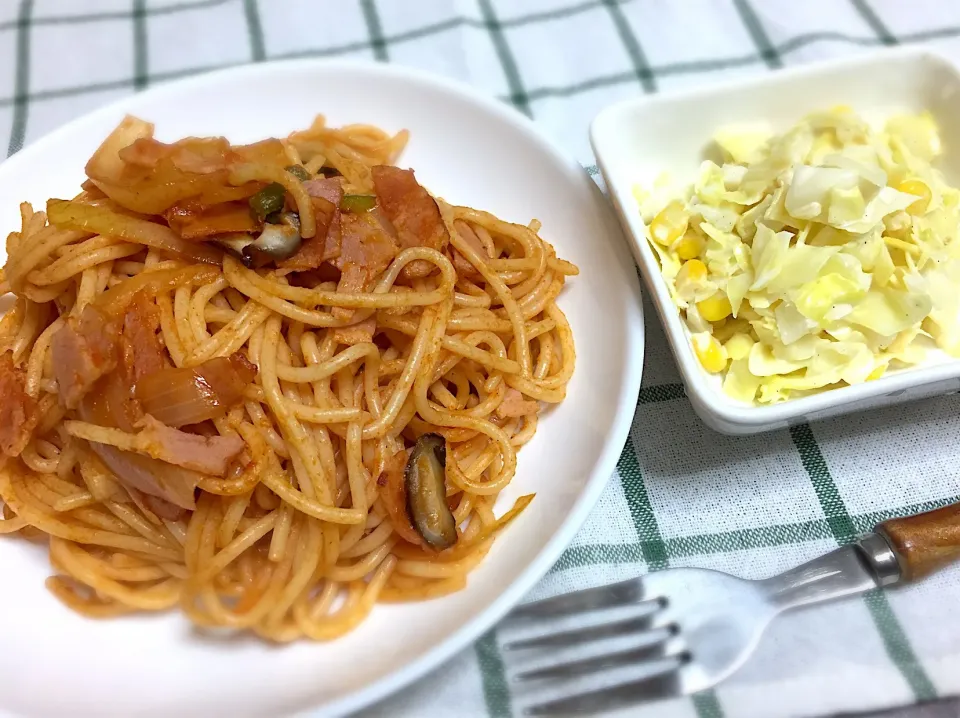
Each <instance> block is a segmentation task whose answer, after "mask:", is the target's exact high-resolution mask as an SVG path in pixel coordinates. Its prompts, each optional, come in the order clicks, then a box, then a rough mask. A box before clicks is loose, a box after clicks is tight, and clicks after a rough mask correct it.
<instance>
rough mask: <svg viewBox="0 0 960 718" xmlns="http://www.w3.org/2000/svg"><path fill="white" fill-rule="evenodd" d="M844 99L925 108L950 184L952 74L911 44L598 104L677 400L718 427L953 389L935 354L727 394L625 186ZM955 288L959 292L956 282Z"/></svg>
mask: <svg viewBox="0 0 960 718" xmlns="http://www.w3.org/2000/svg"><path fill="white" fill-rule="evenodd" d="M841 104H842V105H849V106H851V107H853V109H854V110H855V111H857V112H858V113H861V114H863V115H865V116H866V117H868V118H877V117H880V118H882V117H883V116H886V115H890V114H895V113H898V112H920V111H923V110H928V111H929V112H931V113H932V115H933V116H934V118H935V119H936V121H937V123H938V125H939V127H940V131H941V139H942V142H943V150H944V152H943V155H942V156H941V157H940V158H939V162H938V164H939V167H940V169H942V170H943V172H944V174H945V175H946V178H947V180H948V181H949V182H950V183H951V184H952V185H954V186H956V185H957V184H958V183H960V71H958V70H957V68H956V67H954V66H953V65H952V64H951V63H950V62H949V61H948V60H946V59H944V58H942V57H940V56H938V55H936V54H934V53H931V52H929V51H926V50H922V49H918V48H902V49H897V50H888V51H885V52H880V53H876V54H873V55H869V56H864V57H859V58H857V59H853V60H844V61H836V62H828V63H822V64H816V65H810V66H807V67H802V68H798V69H790V70H781V71H778V72H775V73H772V74H768V75H764V76H760V77H757V78H753V79H748V80H744V81H740V82H735V83H731V84H724V85H714V86H710V87H704V88H700V89H696V90H693V91H687V92H682V93H675V94H664V95H658V96H653V97H637V98H635V99H631V100H625V101H623V102H619V103H617V104H615V105H611V106H610V107H607V108H606V109H604V110H603V111H602V112H600V114H599V115H597V117H596V118H595V119H594V121H593V124H592V126H591V128H590V140H591V143H592V144H593V149H594V153H595V154H596V157H597V163H598V165H599V167H600V171H601V172H602V174H603V177H604V180H605V181H606V183H607V187H608V188H609V190H610V195H611V196H612V198H613V201H614V205H615V206H616V208H617V213H618V214H619V216H620V222H621V224H622V225H623V227H624V230H625V232H626V235H627V237H628V240H629V242H630V244H631V249H632V251H633V254H634V257H635V259H636V261H637V264H639V266H640V270H641V273H642V274H643V278H644V281H645V282H646V285H647V287H648V288H649V290H650V294H651V296H652V298H653V302H654V305H655V306H656V308H657V312H658V314H659V315H660V319H661V321H662V322H663V325H664V327H665V329H666V335H667V339H668V341H669V342H670V345H671V348H672V350H673V353H674V356H676V359H677V363H678V364H679V367H680V373H681V375H682V376H683V381H684V383H685V384H686V389H687V395H688V396H689V398H690V401H691V403H692V404H693V407H694V409H695V410H696V412H697V413H698V414H699V415H700V417H701V418H702V419H703V420H704V421H705V422H706V423H707V424H708V425H709V426H711V427H712V428H714V429H716V430H717V431H721V432H723V433H726V434H752V433H757V432H761V431H769V430H772V429H778V428H783V427H786V426H790V425H792V424H797V423H802V422H804V421H813V420H817V419H823V418H826V417H828V416H835V415H837V414H844V413H847V412H852V411H859V410H863V409H868V408H874V407H878V406H887V405H891V404H896V403H900V402H904V401H909V400H911V399H917V398H921V397H928V396H935V395H939V394H946V393H953V392H956V391H958V390H960V361H958V360H933V361H931V362H930V363H927V364H921V365H918V366H916V367H911V368H908V369H901V370H898V371H894V372H890V373H888V374H887V375H885V376H884V377H882V378H881V379H878V380H876V381H870V382H867V383H864V384H857V385H854V386H846V387H842V388H838V389H831V390H828V391H824V392H822V393H820V394H814V395H812V396H806V397H803V398H798V399H791V400H787V401H785V402H782V403H779V404H770V405H762V406H761V405H751V404H746V403H743V402H738V401H735V400H734V399H732V398H729V397H727V396H726V395H725V394H724V393H723V392H722V390H721V385H720V381H719V379H718V377H716V376H711V375H710V374H708V373H707V372H706V371H704V369H703V368H702V367H701V366H700V363H699V361H697V359H696V356H695V355H694V353H693V349H692V347H691V345H690V336H689V332H688V330H687V328H686V326H685V324H684V323H683V321H682V320H681V318H680V314H679V311H678V310H677V307H676V306H675V305H674V303H673V300H672V299H671V297H670V292H669V290H668V288H667V285H666V283H665V282H664V281H663V278H662V277H661V275H660V267H659V264H658V262H657V257H656V255H655V254H654V252H653V251H652V250H651V248H650V247H649V245H648V244H647V240H646V239H645V236H644V229H645V225H644V222H643V219H642V218H641V216H640V211H639V206H638V204H637V201H636V199H635V198H634V196H633V187H634V186H635V185H637V184H638V183H639V184H642V185H646V186H649V185H650V184H652V183H653V181H654V180H655V179H656V178H657V177H658V176H660V175H661V174H662V173H663V172H669V174H670V175H671V177H672V179H674V180H675V181H678V182H682V183H689V182H692V181H693V180H694V179H695V177H696V174H697V170H698V168H699V166H700V163H701V162H702V161H703V159H704V150H705V149H706V147H707V146H708V143H709V142H710V140H711V138H712V137H713V135H714V133H715V132H716V130H717V128H719V127H721V126H723V125H728V124H735V123H750V122H758V121H762V122H766V123H769V124H770V125H771V127H772V129H773V130H774V131H777V132H780V131H785V130H786V129H788V128H789V127H791V126H792V125H793V124H794V123H796V122H797V121H798V120H800V119H801V118H802V117H803V116H804V115H806V114H808V113H810V112H813V111H816V110H820V109H824V108H829V107H833V106H835V105H841ZM957 291H960V287H958V288H957Z"/></svg>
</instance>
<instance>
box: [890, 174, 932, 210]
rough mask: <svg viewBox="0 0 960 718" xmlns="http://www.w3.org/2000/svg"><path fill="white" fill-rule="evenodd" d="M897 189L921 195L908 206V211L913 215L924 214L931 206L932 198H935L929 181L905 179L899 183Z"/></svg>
mask: <svg viewBox="0 0 960 718" xmlns="http://www.w3.org/2000/svg"><path fill="white" fill-rule="evenodd" d="M897 189H898V190H900V191H901V192H906V193H907V194H913V195H916V196H917V197H919V198H920V199H918V200H917V201H916V202H914V203H913V204H911V205H910V206H909V207H907V212H909V213H910V214H913V215H919V214H923V213H924V212H926V211H927V208H928V207H929V206H930V200H932V199H933V192H931V191H930V187H929V186H927V183H926V182H924V181H922V180H918V179H905V180H904V181H903V182H901V183H900V184H898V185H897Z"/></svg>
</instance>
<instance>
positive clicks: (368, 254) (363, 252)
mask: <svg viewBox="0 0 960 718" xmlns="http://www.w3.org/2000/svg"><path fill="white" fill-rule="evenodd" d="M340 233H341V249H340V256H339V257H337V258H336V260H334V262H333V264H334V266H335V267H336V268H337V269H339V270H340V271H341V272H345V271H347V267H349V266H351V265H353V266H356V267H361V268H363V271H364V272H365V273H366V275H367V279H368V280H370V279H373V278H374V277H376V276H377V275H379V274H380V273H381V272H382V271H383V270H384V269H386V268H387V267H388V266H390V262H392V261H393V258H394V257H396V256H397V253H398V252H399V248H398V247H397V242H396V240H394V238H393V237H391V236H390V234H389V233H388V232H387V231H386V230H385V229H384V227H383V225H381V224H380V222H379V221H378V219H377V217H376V216H375V215H374V214H373V213H371V212H363V213H360V214H353V213H351V212H343V213H341V215H340ZM408 267H409V265H408Z"/></svg>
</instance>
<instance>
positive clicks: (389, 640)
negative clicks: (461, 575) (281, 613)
mask: <svg viewBox="0 0 960 718" xmlns="http://www.w3.org/2000/svg"><path fill="white" fill-rule="evenodd" d="M318 112H322V113H324V114H326V116H327V119H328V121H329V123H330V124H333V125H341V124H345V123H353V122H365V123H372V124H376V125H379V126H381V127H383V128H385V129H387V130H390V131H396V130H400V129H401V128H407V129H409V130H410V132H411V138H410V143H409V146H408V149H407V151H406V152H405V153H404V155H403V156H402V157H401V159H400V162H399V164H401V165H402V166H409V167H413V168H415V169H416V172H417V178H418V179H419V180H420V182H422V183H423V184H424V185H425V186H426V187H428V188H429V189H430V190H432V191H433V192H434V193H436V194H438V195H439V196H442V197H444V198H445V199H446V200H448V201H450V202H453V203H457V204H465V205H470V206H473V207H478V208H482V209H485V210H489V211H491V212H494V213H495V214H497V215H498V216H500V217H502V218H504V219H507V220H510V221H513V222H522V223H526V222H528V221H529V220H530V219H531V218H533V217H536V218H538V219H540V220H541V221H542V222H543V231H542V235H543V236H544V237H545V238H546V239H547V240H549V241H550V242H552V243H553V244H554V245H555V246H556V248H557V251H558V253H559V255H560V256H562V257H564V258H566V259H569V260H571V261H573V262H575V263H576V264H577V265H578V266H579V267H580V271H581V274H580V276H578V277H574V278H572V279H571V280H570V281H569V282H568V283H567V288H566V289H564V292H563V294H562V295H561V298H560V300H559V302H560V306H561V307H562V308H563V310H564V311H565V312H566V314H567V316H568V317H569V318H570V323H571V325H572V327H573V334H574V339H575V341H576V347H577V368H576V373H575V374H574V376H573V380H572V381H571V383H570V386H569V391H568V395H567V398H566V400H565V401H564V402H563V403H562V404H560V405H559V406H557V407H556V408H554V409H552V410H551V411H549V412H547V414H546V416H545V417H544V418H543V421H541V423H540V427H539V429H538V430H537V435H536V438H535V439H534V440H533V441H532V442H531V443H530V444H529V445H528V446H526V447H524V448H523V449H522V450H521V451H520V462H519V468H518V470H517V475H516V478H515V479H514V480H513V482H512V483H511V484H510V486H509V487H508V488H507V489H506V490H505V491H504V492H503V495H502V496H501V498H500V501H499V503H498V506H497V510H498V513H501V512H502V511H504V510H506V507H509V506H511V505H512V503H513V500H514V499H515V498H516V497H517V496H519V495H521V494H527V493H530V492H536V494H537V497H536V500H535V501H534V502H533V503H532V504H531V505H530V507H529V508H528V509H527V510H526V511H525V512H524V514H523V515H522V516H521V517H520V519H518V520H517V521H516V522H515V523H514V524H513V525H511V526H510V528H509V529H508V530H507V531H506V532H505V533H504V535H503V536H502V537H501V538H500V539H499V540H498V541H497V542H496V544H495V545H494V547H493V549H492V550H491V552H490V554H489V555H488V556H487V557H486V559H485V560H484V562H483V564H482V565H481V566H480V568H478V569H477V570H476V571H475V572H474V573H473V574H471V576H470V579H469V584H468V587H467V588H466V589H465V590H463V591H461V592H460V593H457V594H454V595H452V596H449V597H445V598H442V599H438V600H434V601H429V602H420V603H413V604H404V605H381V606H377V607H376V609H375V610H374V612H373V614H372V615H371V616H370V617H369V618H368V619H367V620H366V621H365V622H364V623H363V624H361V625H360V627H359V628H358V629H357V630H355V631H354V632H353V633H351V634H349V635H347V636H345V637H344V638H341V639H339V640H337V641H334V642H331V643H311V642H308V641H299V642H297V643H295V644H293V645H289V646H275V645H268V644H266V643H264V642H262V641H260V640H259V639H256V638H253V637H249V636H239V637H233V638H214V637H211V636H208V635H204V634H202V633H200V632H198V631H195V630H193V629H192V628H191V626H190V624H189V623H188V622H187V621H186V620H185V619H184V618H183V617H182V616H181V615H179V614H178V613H177V612H176V611H171V612H170V613H167V614H164V615H156V616H135V617H130V618H122V619H114V620H107V621H94V620H87V619H84V618H80V617H78V616H76V615H74V614H72V613H71V612H70V611H68V610H67V609H66V608H64V607H63V606H61V605H60V604H59V603H58V602H57V601H56V599H54V598H53V596H52V595H50V594H49V593H47V591H46V589H45V588H44V586H43V582H44V578H46V577H47V576H48V575H49V574H50V567H49V564H48V561H47V556H46V551H45V550H44V549H41V548H39V547H37V546H33V545H29V544H27V543H26V542H23V541H20V540H17V539H11V538H9V537H3V538H0V573H2V581H3V590H2V591H0V645H2V650H0V705H2V706H3V708H2V709H0V710H6V711H9V713H11V714H13V715H70V716H75V717H76V716H85V715H90V716H93V715H96V716H104V715H133V714H136V715H138V716H141V717H143V716H169V715H243V716H276V715H280V714H284V713H291V712H300V711H310V710H317V711H319V712H320V713H322V714H323V715H331V714H343V713H347V712H350V711H353V710H356V709H358V708H361V707H363V706H366V705H369V704H370V703H372V702H374V701H375V700H377V699H379V698H382V697H384V696H386V695H387V694H388V693H390V692H391V691H395V690H397V689H398V688H400V687H401V686H404V685H406V684H408V683H409V682H410V681H412V680H414V679H416V678H418V677H420V676H422V675H423V674H425V673H426V672H427V671H429V670H430V669H431V668H434V667H436V666H437V665H439V664H440V663H441V662H442V661H444V660H445V659H446V658H448V657H450V656H451V655H453V654H454V653H455V652H457V651H460V650H462V649H463V648H465V647H466V646H468V645H469V644H470V642H471V641H473V640H474V639H476V638H477V637H478V636H479V635H480V634H481V633H482V632H483V631H485V630H486V629H487V628H489V627H490V626H492V625H493V624H494V623H495V622H496V621H497V620H498V619H500V618H501V617H502V616H503V615H504V614H505V613H506V612H507V611H508V610H509V609H510V608H511V607H512V606H513V605H514V604H515V603H517V602H518V601H519V600H520V599H521V598H522V597H523V595H524V594H525V593H526V592H527V591H529V590H530V588H531V587H532V586H533V585H534V584H535V583H536V581H537V580H538V579H539V578H540V577H541V576H542V575H543V574H544V573H546V571H547V570H548V569H549V568H550V566H551V565H552V564H553V563H554V562H555V561H556V559H557V558H558V557H559V556H560V553H561V551H562V550H563V549H564V547H565V546H566V545H567V544H568V543H569V541H570V540H571V539H572V538H573V536H574V534H575V533H576V531H577V529H578V528H579V526H580V525H581V523H582V522H583V520H584V518H586V515H587V513H588V512H589V511H590V509H591V508H592V507H593V505H594V503H595V502H596V499H597V498H598V496H599V495H600V492H601V491H602V489H603V487H604V484H605V483H606V481H607V478H608V477H609V476H610V475H611V474H612V473H613V470H614V466H615V464H616V460H617V458H618V456H619V453H620V450H621V448H622V446H623V444H624V442H625V441H626V438H627V432H628V430H629V428H630V422H631V420H632V417H633V412H634V407H635V402H636V398H637V392H638V390H639V387H640V372H641V368H642V364H643V321H642V313H641V306H640V289H639V284H638V281H637V274H636V270H635V269H634V263H633V259H632V258H631V256H630V253H629V251H628V249H627V245H626V243H625V242H624V241H623V239H622V235H621V233H620V229H619V227H618V226H617V223H616V220H615V219H614V218H613V216H612V214H611V211H610V210H609V208H608V206H607V203H606V201H605V200H604V199H603V196H602V195H601V194H600V192H599V191H598V190H597V188H596V187H595V185H594V184H593V182H592V181H591V180H590V179H589V178H588V176H587V173H586V172H585V171H584V170H583V169H582V168H581V167H580V166H579V165H578V164H577V163H576V162H574V161H573V160H571V159H568V158H567V157H565V156H564V155H562V154H561V153H560V152H558V151H557V150H556V149H555V148H554V147H553V146H551V145H550V144H549V143H548V142H547V141H546V140H544V139H543V138H542V137H541V136H540V135H539V134H538V132H537V130H536V128H535V127H534V125H533V124H532V123H531V122H530V121H529V120H527V119H526V118H525V117H523V116H521V115H520V114H518V113H516V112H514V111H513V110H511V109H509V108H507V107H505V106H504V105H501V104H499V103H498V102H496V101H494V100H490V99H485V98H481V97H477V96H476V95H475V94H474V93H473V92H472V91H471V90H469V89H466V88H463V87H460V86H456V85H452V84H450V83H448V82H446V81H441V80H438V79H435V78H433V77H429V76H425V75H423V74H420V73H417V72H413V71H411V70H408V69H403V68H399V67H394V66H385V65H373V64H357V63H343V62H325V61H324V62H319V61H296V62H289V63H271V64H266V65H253V66H246V67H240V68H237V69H232V70H227V71H223V72H218V73H215V74H209V75H204V76H201V77H197V78H193V79H189V80H184V81H180V82H177V83H174V84H169V85H164V86H160V87H158V88H156V89H153V90H150V91H148V92H144V93H142V94H138V95H134V96H131V97H129V98H126V99H124V100H122V101H121V102H118V103H116V104H113V105H111V106H109V107H106V108H104V109H102V110H99V111H97V112H94V113H93V114H91V115H88V116H86V117H83V118H81V119H79V120H76V121H74V122H71V123H70V124H68V125H66V126H65V127H62V128H61V129H59V130H57V131H56V132H54V133H52V134H50V135H48V136H47V137H45V138H44V139H42V140H40V141H38V142H36V143H35V144H33V145H31V146H30V147H27V148H26V149H24V150H23V151H21V152H20V153H19V154H17V155H15V156H14V157H12V158H10V159H9V160H7V161H6V162H5V163H3V164H2V165H0V230H2V231H3V234H4V236H5V234H6V232H9V231H11V230H13V229H15V228H16V227H18V226H19V218H18V209H17V207H18V204H19V202H21V201H22V200H24V199H26V200H28V201H31V202H33V203H34V206H35V207H37V208H42V207H43V206H44V203H45V201H46V200H47V198H50V197H66V198H69V197H71V196H73V195H74V194H75V193H76V192H77V191H78V186H79V184H80V182H81V181H82V180H83V179H84V175H83V166H84V164H85V163H86V161H87V159H88V158H89V157H90V155H91V153H92V152H93V151H94V149H95V148H96V147H97V146H98V144H99V143H100V142H101V140H102V139H103V138H104V137H105V136H106V134H107V133H108V132H109V131H110V130H111V129H112V128H113V127H114V125H116V123H117V122H118V121H119V120H120V119H121V118H122V116H123V115H124V114H125V113H132V114H135V115H137V116H139V117H142V118H143V119H146V120H149V121H151V122H154V123H156V129H157V136H158V138H159V139H161V140H166V141H173V140H175V139H178V138H180V137H184V136H187V135H224V136H226V137H228V138H229V139H230V140H231V141H233V142H235V143H239V142H250V141H254V140H257V139H261V138H263V137H276V136H284V135H286V134H287V133H289V132H291V131H293V130H295V129H298V128H301V127H305V126H307V125H309V124H310V122H311V121H312V120H313V117H314V115H315V114H316V113H318Z"/></svg>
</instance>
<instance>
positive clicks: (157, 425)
mask: <svg viewBox="0 0 960 718" xmlns="http://www.w3.org/2000/svg"><path fill="white" fill-rule="evenodd" d="M140 425H141V427H142V428H141V430H140V433H139V434H138V441H139V442H141V446H142V450H143V452H144V453H146V454H148V455H150V456H152V457H153V458H154V459H159V460H160V461H165V462H167V463H169V464H174V465H175V466H181V467H183V468H185V469H190V470H192V471H199V472H201V473H204V474H211V475H213V476H223V475H224V474H226V473H227V467H228V466H229V464H230V461H231V460H232V459H233V458H234V457H235V456H237V455H238V454H239V453H240V452H241V451H243V446H244V444H243V439H241V438H240V437H239V436H236V435H232V436H210V437H207V436H200V435H198V434H188V433H187V432H186V431H180V429H173V428H171V427H169V426H167V425H166V424H164V423H162V422H160V421H157V419H155V418H153V417H152V416H150V415H149V414H145V415H144V417H143V419H142V420H141V422H140ZM138 448H139V447H138Z"/></svg>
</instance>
